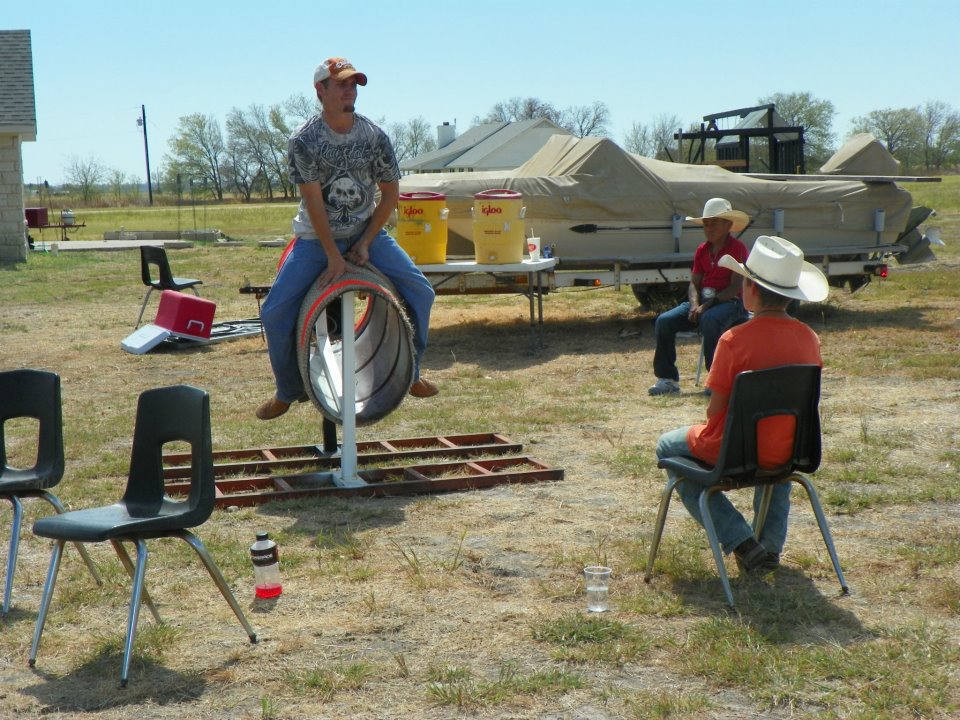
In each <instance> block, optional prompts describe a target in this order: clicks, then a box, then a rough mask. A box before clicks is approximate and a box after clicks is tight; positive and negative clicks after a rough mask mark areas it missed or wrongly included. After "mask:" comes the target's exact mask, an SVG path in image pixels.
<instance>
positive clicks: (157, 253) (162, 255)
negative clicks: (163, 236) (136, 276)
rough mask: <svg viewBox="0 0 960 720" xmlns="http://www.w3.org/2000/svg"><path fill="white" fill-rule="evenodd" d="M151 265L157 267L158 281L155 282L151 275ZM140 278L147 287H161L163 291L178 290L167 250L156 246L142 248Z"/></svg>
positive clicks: (143, 246)
mask: <svg viewBox="0 0 960 720" xmlns="http://www.w3.org/2000/svg"><path fill="white" fill-rule="evenodd" d="M151 265H156V266H157V275H158V276H159V277H158V279H157V280H154V279H153V277H152V275H151V274H150V266H151ZM140 278H141V279H142V280H143V284H144V285H147V286H153V287H160V288H161V289H163V290H175V289H176V288H175V287H174V285H175V284H174V281H173V271H171V270H170V262H169V261H168V260H167V251H166V250H164V249H163V248H162V247H156V246H154V245H141V246H140Z"/></svg>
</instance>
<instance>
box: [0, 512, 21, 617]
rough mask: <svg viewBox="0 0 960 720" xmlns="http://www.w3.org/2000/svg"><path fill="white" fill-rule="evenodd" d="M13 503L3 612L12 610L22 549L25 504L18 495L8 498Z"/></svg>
mask: <svg viewBox="0 0 960 720" xmlns="http://www.w3.org/2000/svg"><path fill="white" fill-rule="evenodd" d="M7 499H8V500H9V501H10V504H11V505H13V527H12V528H11V530H10V552H9V554H8V555H7V582H6V586H5V587H4V589H3V614H4V615H6V614H7V613H8V612H9V611H10V595H11V594H12V593H13V573H14V571H15V570H16V569H17V552H19V550H20V524H21V523H22V522H23V504H22V503H21V502H20V498H18V497H17V496H16V495H11V496H10V497H8V498H7Z"/></svg>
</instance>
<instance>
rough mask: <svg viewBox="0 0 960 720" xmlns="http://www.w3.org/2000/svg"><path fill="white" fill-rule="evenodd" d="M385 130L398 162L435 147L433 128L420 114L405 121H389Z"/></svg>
mask: <svg viewBox="0 0 960 720" xmlns="http://www.w3.org/2000/svg"><path fill="white" fill-rule="evenodd" d="M386 132H387V135H389V137H390V142H391V143H392V144H393V151H394V152H395V153H396V155H397V161H399V162H403V161H404V160H406V159H408V158H413V157H417V156H418V155H422V154H423V153H426V152H430V151H431V150H436V149H437V141H436V139H435V138H434V137H433V128H432V127H431V126H430V123H428V122H427V121H426V119H425V118H424V117H423V116H422V115H421V116H420V117H417V118H414V119H413V120H410V121H408V122H405V123H401V122H395V123H391V124H390V125H389V126H388V127H387V130H386Z"/></svg>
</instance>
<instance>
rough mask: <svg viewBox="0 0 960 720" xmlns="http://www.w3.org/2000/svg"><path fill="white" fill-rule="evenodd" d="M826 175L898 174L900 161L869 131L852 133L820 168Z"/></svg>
mask: <svg viewBox="0 0 960 720" xmlns="http://www.w3.org/2000/svg"><path fill="white" fill-rule="evenodd" d="M820 172H822V173H825V174H828V175H899V174H900V161H899V160H897V159H896V158H895V157H894V156H893V155H891V154H890V151H889V150H887V148H885V147H884V146H883V143H881V142H880V141H879V140H877V139H876V138H875V137H874V136H873V135H871V134H870V133H861V134H859V135H854V136H853V137H852V138H850V139H849V140H848V141H847V142H846V143H844V145H843V147H842V148H840V149H839V150H837V152H835V153H834V154H833V156H832V157H831V158H830V159H829V160H827V162H825V163H824V164H823V166H822V167H821V168H820Z"/></svg>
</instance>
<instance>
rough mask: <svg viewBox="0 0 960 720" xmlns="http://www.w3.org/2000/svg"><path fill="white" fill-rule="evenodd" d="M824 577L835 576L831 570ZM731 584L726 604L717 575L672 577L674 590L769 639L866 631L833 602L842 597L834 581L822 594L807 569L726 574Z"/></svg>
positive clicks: (841, 638) (818, 639) (823, 638)
mask: <svg viewBox="0 0 960 720" xmlns="http://www.w3.org/2000/svg"><path fill="white" fill-rule="evenodd" d="M829 581H832V582H837V580H836V577H834V576H833V575H832V574H831V577H830V578H829ZM730 585H731V588H732V590H733V599H734V602H735V603H736V607H735V608H734V609H730V608H729V607H728V606H727V604H726V598H725V596H724V593H723V586H722V585H721V583H720V578H719V576H716V575H714V577H713V578H703V579H696V580H676V581H674V582H673V592H674V593H676V594H677V595H678V596H679V597H680V598H681V600H682V602H683V603H685V604H687V605H692V606H697V607H699V608H701V609H702V610H704V611H706V612H709V613H716V612H717V611H729V612H730V613H733V614H737V615H739V616H740V618H741V619H742V620H744V621H745V622H748V623H749V624H750V625H751V626H752V627H754V628H755V629H756V630H757V631H758V632H760V633H761V634H762V635H763V636H764V637H765V638H767V639H768V640H769V641H770V642H776V643H831V644H834V643H840V644H843V643H845V642H853V641H862V640H863V638H864V637H865V636H867V635H870V631H868V630H867V629H866V628H864V626H863V624H862V623H861V622H860V620H859V618H857V616H856V615H854V614H853V613H852V612H850V611H849V610H846V609H844V608H842V607H841V606H840V605H839V604H838V603H842V602H843V596H842V595H841V594H840V586H839V583H837V585H836V594H834V595H824V594H823V593H822V592H820V590H819V589H818V588H817V586H816V585H815V584H814V583H813V581H812V580H811V579H810V577H809V576H808V575H807V574H806V573H804V572H802V571H800V570H796V569H794V568H791V567H788V566H781V567H780V569H779V570H777V571H776V572H773V573H768V574H767V575H765V576H763V577H754V576H746V577H731V578H730Z"/></svg>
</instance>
